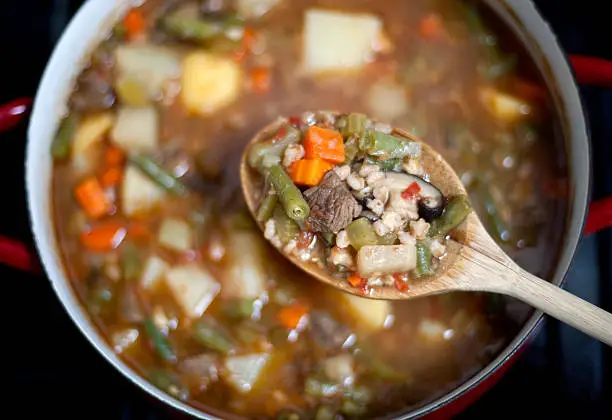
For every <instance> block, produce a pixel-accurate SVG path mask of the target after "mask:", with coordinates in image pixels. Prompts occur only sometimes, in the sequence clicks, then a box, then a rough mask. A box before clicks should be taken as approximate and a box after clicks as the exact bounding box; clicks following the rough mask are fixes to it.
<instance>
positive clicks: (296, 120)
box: [289, 115, 302, 128]
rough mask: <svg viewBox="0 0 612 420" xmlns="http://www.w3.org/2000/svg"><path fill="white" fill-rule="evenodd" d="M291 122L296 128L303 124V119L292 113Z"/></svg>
mask: <svg viewBox="0 0 612 420" xmlns="http://www.w3.org/2000/svg"><path fill="white" fill-rule="evenodd" d="M289 124H291V125H292V126H294V127H295V128H300V125H301V124H302V119H301V118H300V117H298V116H297V115H292V116H290V117H289Z"/></svg>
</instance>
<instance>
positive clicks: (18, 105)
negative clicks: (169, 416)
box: [0, 0, 612, 419]
mask: <svg viewBox="0 0 612 420" xmlns="http://www.w3.org/2000/svg"><path fill="white" fill-rule="evenodd" d="M132 3H133V2H132V1H131V0H89V1H88V2H86V3H85V4H84V5H83V7H82V8H81V10H80V11H79V12H78V14H77V15H76V16H75V18H74V19H73V20H72V22H71V23H70V25H69V26H68V28H67V30H66V32H65V33H64V35H63V37H62V38H61V41H60V42H59V44H58V45H57V47H56V49H55V51H54V53H53V56H52V57H51V60H50V62H49V64H48V66H47V69H46V71H45V73H44V77H43V79H42V83H41V85H40V88H39V91H38V94H37V97H36V100H35V102H34V108H33V113H32V116H31V121H30V127H29V133H28V145H27V159H26V178H27V179H26V186H27V195H28V202H29V210H30V216H31V220H32V230H33V234H34V238H35V242H36V245H37V248H38V254H39V257H40V261H41V263H42V264H41V265H42V267H43V268H44V269H45V271H46V274H47V275H48V277H49V279H50V281H51V284H52V286H53V288H54V289H55V292H56V293H57V296H58V297H59V299H60V300H61V302H62V303H63V305H64V307H65V308H66V311H67V312H68V314H69V315H70V316H71V317H72V319H73V321H74V322H75V323H76V325H77V326H78V327H79V329H80V330H81V331H82V333H83V334H84V335H85V336H86V337H87V338H88V339H89V341H90V342H91V344H92V345H93V346H94V347H95V348H96V349H97V350H98V351H99V352H100V353H101V354H102V355H103V356H104V357H105V358H106V359H107V360H108V361H109V362H110V363H111V364H112V365H113V366H114V367H115V368H117V370H119V371H120V372H121V373H123V374H124V375H125V376H126V377H127V378H129V379H130V380H131V381H132V382H134V383H135V384H137V385H138V386H140V387H141V388H142V389H144V390H145V391H147V392H148V393H149V394H151V395H153V396H155V397H156V398H158V399H159V400H161V401H163V402H164V403H166V404H168V405H169V406H172V407H174V408H176V409H178V410H180V411H182V412H184V413H189V414H192V415H194V416H196V417H199V418H213V416H211V415H209V414H206V413H204V412H202V411H199V410H197V409H195V408H193V407H190V406H188V405H186V404H184V403H182V402H180V401H178V400H175V399H174V398H172V397H170V396H168V395H166V394H165V393H163V392H161V391H159V390H158V389H157V388H155V387H154V386H153V385H151V384H150V383H149V382H147V381H146V380H145V379H144V378H142V377H141V376H140V375H139V374H138V373H137V372H135V371H134V370H133V369H132V368H131V367H129V366H128V365H126V364H125V363H124V362H123V361H122V360H121V359H120V358H119V357H118V356H117V355H116V354H115V353H114V352H113V350H112V348H111V347H110V346H109V345H108V344H107V343H106V342H105V340H104V338H103V337H102V336H101V335H100V334H99V332H98V331H97V329H96V328H95V327H94V326H93V324H92V322H91V321H90V319H89V317H88V315H87V313H86V311H85V309H84V308H83V307H82V306H81V305H80V304H79V301H78V299H77V297H76V295H75V294H74V292H73V290H72V288H71V286H70V283H69V281H68V279H67V276H66V273H65V271H64V267H63V264H62V259H61V256H60V251H59V248H58V246H57V237H56V232H55V229H54V226H53V217H52V215H51V208H52V206H51V188H50V187H51V171H52V166H53V165H52V158H51V155H50V153H49V150H50V145H51V141H52V139H53V136H54V133H55V131H56V129H57V127H58V124H59V122H60V118H61V116H62V114H63V111H64V110H65V107H66V103H67V99H68V96H69V95H70V93H71V89H72V86H73V83H74V81H75V79H76V77H77V75H78V74H79V73H80V71H81V69H82V68H83V65H84V63H85V61H86V57H87V56H88V53H90V52H91V51H92V50H93V49H94V48H95V47H96V45H97V44H98V42H99V41H101V38H102V36H103V34H105V33H107V31H108V30H109V29H110V28H111V27H112V26H113V24H114V23H115V22H116V21H117V20H118V18H119V16H121V15H122V14H123V13H124V12H125V11H126V9H127V8H129V7H130V6H131V4H132ZM487 3H490V7H491V9H492V10H493V11H494V12H495V13H496V14H498V15H499V17H500V18H501V20H502V21H503V22H505V24H506V25H507V26H508V27H509V28H510V29H511V31H512V32H514V33H515V34H516V36H517V38H518V39H519V40H520V41H521V42H522V43H523V44H524V45H525V46H526V48H527V50H528V51H530V53H531V56H532V59H533V60H534V62H535V63H536V65H537V67H538V68H539V69H540V72H541V73H542V76H543V78H544V80H545V81H546V83H547V85H548V89H549V90H550V93H551V98H552V99H553V107H554V108H555V112H556V114H557V121H558V123H559V128H560V131H561V135H562V136H563V138H564V141H565V148H566V154H567V156H568V162H567V166H568V168H569V174H570V199H569V200H568V206H569V208H568V209H567V215H568V216H567V220H565V226H564V236H563V244H562V249H561V252H560V254H559V258H558V263H557V266H556V269H555V270H554V272H553V273H552V275H551V276H550V281H552V282H553V283H554V284H557V285H561V284H562V282H563V280H564V277H565V275H566V273H567V271H568V269H569V267H570V264H571V262H572V258H573V256H574V253H575V252H576V248H577V246H578V243H579V242H580V239H581V237H582V235H583V232H584V231H585V226H586V230H587V231H595V230H597V229H599V228H603V227H604V226H607V225H610V224H612V199H608V200H604V201H602V202H599V203H594V204H592V205H591V211H590V213H591V214H590V217H589V222H588V223H586V218H587V212H588V208H589V184H590V182H589V181H590V159H589V158H590V156H589V150H590V146H589V138H588V130H587V125H586V122H585V116H584V111H583V108H582V104H581V101H580V97H579V94H578V88H577V86H576V82H575V79H574V74H573V72H572V70H571V68H570V62H569V60H568V58H567V57H566V56H565V55H564V53H563V52H562V50H561V48H560V47H559V45H558V43H557V40H556V38H555V36H554V34H553V33H552V32H551V29H550V28H549V26H548V25H547V24H546V22H545V21H544V20H543V19H542V17H541V16H540V15H539V14H538V12H537V10H536V9H535V7H534V5H533V4H532V3H531V2H530V1H527V0H489V1H487ZM572 62H573V65H574V69H575V71H576V75H577V76H578V78H579V79H583V80H584V81H586V82H587V83H589V82H590V83H600V84H608V85H612V68H611V67H612V66H611V65H610V63H607V62H604V61H602V60H597V59H589V58H584V57H572ZM28 105H29V104H28V101H27V100H26V101H15V102H13V103H11V104H9V105H7V106H5V107H0V130H1V129H2V128H3V127H2V125H3V124H4V125H5V127H4V128H7V127H8V126H10V125H13V124H15V123H16V122H17V119H18V118H19V117H20V116H21V115H23V114H24V111H25V110H26V108H27V107H28ZM585 223H586V225H585ZM37 260H38V259H37V258H36V256H34V254H32V253H28V252H27V249H26V248H25V247H23V246H21V245H20V244H19V243H17V242H15V241H12V240H9V239H7V238H2V237H0V262H4V263H8V264H10V265H13V266H14V267H17V268H21V269H28V268H32V267H34V266H36V265H37V264H36V261H37ZM541 319H542V314H541V313H539V312H535V313H534V314H533V315H532V316H531V317H530V318H529V319H528V321H527V322H526V323H525V325H524V326H523V328H522V330H521V331H520V333H519V334H518V335H517V336H516V337H514V339H513V340H511V342H510V343H509V344H508V346H507V347H506V348H505V349H504V350H503V351H502V352H501V353H500V354H499V355H498V356H497V357H496V358H495V359H494V360H493V361H492V362H491V363H490V364H489V365H488V366H486V367H485V368H483V369H482V370H481V371H480V372H479V373H477V374H476V375H474V376H473V377H472V378H470V379H469V380H467V381H466V382H465V383H463V384H462V385H460V386H458V387H457V388H456V389H454V390H452V391H451V392H449V393H447V394H445V395H443V396H441V397H439V398H437V399H435V400H433V401H428V402H426V403H424V405H422V406H421V407H419V408H417V409H415V410H413V411H410V412H407V413H405V414H404V415H403V416H402V418H406V419H408V418H416V417H422V416H426V417H428V418H449V417H452V416H453V415H454V414H456V413H457V412H459V411H460V410H461V409H463V408H464V407H466V406H467V405H468V404H470V403H471V402H472V401H474V400H475V399H476V398H478V396H480V395H481V394H482V393H483V392H484V391H485V390H486V389H487V388H489V387H490V386H491V385H492V384H493V383H494V382H495V381H496V380H497V379H498V378H499V377H500V376H501V375H502V374H503V372H504V371H505V370H506V369H508V367H509V366H510V365H511V363H512V361H513V360H515V359H516V357H517V355H518V354H519V352H520V350H521V349H523V348H524V347H525V345H526V343H527V342H528V341H529V339H530V337H532V336H533V334H534V332H535V331H536V330H537V328H538V325H539V324H540V321H541Z"/></svg>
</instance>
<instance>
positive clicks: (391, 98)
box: [367, 81, 408, 121]
mask: <svg viewBox="0 0 612 420" xmlns="http://www.w3.org/2000/svg"><path fill="white" fill-rule="evenodd" d="M367 101H368V102H367V103H368V107H369V109H370V112H371V113H372V115H373V116H374V117H376V118H378V119H380V120H382V121H393V120H394V119H396V118H398V117H400V116H402V115H404V114H406V113H407V112H408V102H407V100H406V92H405V90H404V87H403V86H401V85H399V84H397V83H395V82H392V81H379V82H376V83H374V84H373V85H372V87H370V90H369V92H368V99H367Z"/></svg>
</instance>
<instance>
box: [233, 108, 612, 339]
mask: <svg viewBox="0 0 612 420" xmlns="http://www.w3.org/2000/svg"><path fill="white" fill-rule="evenodd" d="M286 122H287V120H286V119H284V118H280V119H278V120H276V121H275V122H273V123H271V124H270V125H268V126H267V127H265V128H264V129H262V130H261V131H259V132H258V133H257V134H256V135H255V136H254V137H253V139H252V140H251V142H250V143H249V145H250V144H252V143H255V142H258V141H260V140H265V139H268V138H270V136H271V134H272V133H275V132H276V131H277V130H278V128H280V126H281V125H282V124H285V123H286ZM392 134H396V135H399V136H401V137H405V138H409V139H411V140H414V141H418V142H420V143H421V144H422V146H423V147H422V154H421V164H422V167H423V169H424V170H425V172H427V173H428V174H429V175H430V181H431V183H432V184H433V185H435V186H436V187H438V188H439V189H440V191H441V192H442V193H443V194H444V196H454V195H465V194H467V193H466V190H465V188H464V187H463V184H462V183H461V181H460V179H459V177H458V176H457V174H456V173H455V171H454V170H453V168H452V167H451V166H450V165H449V164H448V162H446V160H444V159H443V158H442V157H441V156H440V154H439V153H437V152H436V151H435V150H433V149H432V148H431V147H429V146H428V145H427V144H426V143H424V142H423V141H421V140H420V139H417V138H414V136H412V135H410V134H409V133H407V132H406V131H404V130H401V129H398V128H394V129H393V133H392ZM247 151H248V146H247V148H246V149H245V151H244V152H243V155H242V161H241V164H240V178H241V182H242V191H243V194H244V197H245V199H246V203H247V205H248V207H249V210H250V211H251V214H253V215H255V214H256V212H257V208H258V206H259V201H260V199H261V188H260V186H261V180H260V179H259V175H258V174H257V173H256V172H255V171H254V170H253V169H251V168H250V167H249V166H248V164H247V160H246V156H247ZM260 228H263V227H262V226H261V224H260ZM447 254H448V255H447V256H446V257H445V258H444V259H443V263H442V265H441V267H439V269H438V270H437V272H436V274H435V275H434V276H429V277H426V278H424V279H422V280H418V281H416V282H414V281H411V283H410V287H409V289H408V290H407V291H405V292H400V291H398V290H397V289H396V288H395V287H389V286H377V287H372V288H370V289H369V290H368V292H367V294H366V295H365V296H366V297H369V298H373V299H386V300H408V299H414V298H416V297H420V296H428V295H436V294H441V293H447V292H455V291H479V292H493V293H501V294H504V295H508V296H512V297H514V298H516V299H519V300H522V301H523V302H526V303H528V304H530V305H531V306H533V307H535V308H538V309H539V310H541V311H543V312H545V313H547V314H548V315H551V316H553V317H555V318H557V319H559V320H561V321H563V322H565V323H567V324H569V325H571V326H573V327H575V328H576V329H578V330H580V331H583V332H584V333H586V334H588V335H590V336H593V337H595V338H597V339H599V340H601V341H603V342H605V343H606V344H608V345H611V346H612V314H610V313H608V312H606V311H604V310H602V309H600V308H598V307H597V306H595V305H592V304H590V303H588V302H586V301H584V300H582V299H580V298H578V297H576V296H574V295H572V294H570V293H568V292H566V291H564V290H563V289H561V288H559V287H557V286H555V285H553V284H551V283H549V282H547V281H545V280H542V279H540V278H538V277H536V276H534V275H532V274H530V273H528V272H527V271H525V270H523V269H522V268H520V267H519V266H518V265H517V264H516V263H515V262H514V261H512V259H511V258H510V257H509V256H508V255H507V254H506V253H505V252H504V251H503V250H502V249H501V248H500V247H499V246H498V245H497V243H495V241H494V240H493V238H491V236H490V235H489V234H488V233H487V231H486V230H485V228H484V226H483V224H482V222H481V221H480V219H479V218H478V216H477V215H476V213H475V212H474V211H472V212H471V213H470V214H469V215H468V217H467V218H466V219H465V221H464V222H463V223H462V224H461V225H460V226H459V227H458V228H457V229H456V230H455V231H454V232H453V234H452V238H451V239H450V240H449V241H448V243H447ZM285 257H286V258H288V259H289V260H290V261H291V262H292V263H293V264H295V265H296V266H298V267H299V268H301V269H302V270H304V271H305V272H307V273H308V274H310V275H312V276H313V277H315V278H316V279H317V280H319V281H322V282H324V283H327V284H329V285H331V286H333V287H336V288H338V289H341V290H343V291H345V292H348V293H352V294H355V295H360V296H364V295H363V294H362V293H361V292H360V290H359V289H357V288H354V287H352V286H351V285H350V284H349V283H348V282H347V281H346V280H344V279H338V278H336V277H333V276H331V275H330V274H329V273H328V272H327V271H326V270H324V269H322V268H320V267H318V266H317V265H315V264H312V263H308V262H303V261H301V260H299V259H298V258H296V257H294V256H288V255H285Z"/></svg>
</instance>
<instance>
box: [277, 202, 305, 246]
mask: <svg viewBox="0 0 612 420" xmlns="http://www.w3.org/2000/svg"><path fill="white" fill-rule="evenodd" d="M273 217H274V225H275V227H276V234H277V235H278V238H279V239H280V240H281V242H282V243H283V244H286V243H287V242H289V241H290V240H292V239H296V238H297V236H298V234H299V233H300V228H299V227H298V225H296V224H295V222H294V221H293V220H291V219H290V218H289V217H288V216H287V214H286V213H285V211H284V210H283V208H282V206H280V205H277V206H276V209H275V210H274V216H273Z"/></svg>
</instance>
